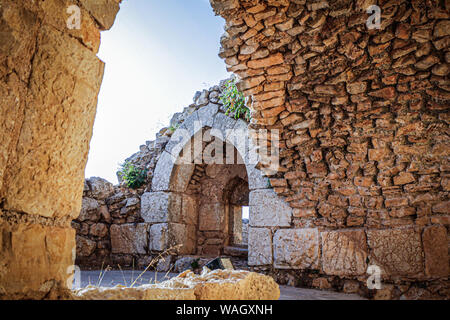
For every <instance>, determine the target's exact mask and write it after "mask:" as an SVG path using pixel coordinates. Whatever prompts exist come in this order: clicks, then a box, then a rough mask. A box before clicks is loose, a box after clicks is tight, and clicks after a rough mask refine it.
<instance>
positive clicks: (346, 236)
mask: <svg viewBox="0 0 450 320" xmlns="http://www.w3.org/2000/svg"><path fill="white" fill-rule="evenodd" d="M320 235H321V238H322V270H323V272H325V273H326V274H329V275H338V276H354V275H363V274H365V273H366V270H367V264H366V259H367V255H368V250H367V243H366V234H365V233H364V230H345V231H326V232H322V233H321V234H320Z"/></svg>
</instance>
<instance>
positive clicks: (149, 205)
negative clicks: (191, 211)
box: [141, 192, 182, 223]
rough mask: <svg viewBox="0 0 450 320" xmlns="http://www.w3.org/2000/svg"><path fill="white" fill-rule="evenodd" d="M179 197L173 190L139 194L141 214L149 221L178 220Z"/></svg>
mask: <svg viewBox="0 0 450 320" xmlns="http://www.w3.org/2000/svg"><path fill="white" fill-rule="evenodd" d="M181 199H182V198H181V195H179V194H177V193H173V192H146V193H144V194H143V195H142V196H141V216H142V218H143V219H144V220H145V221H146V222H149V223H162V222H180V221H181V219H182V216H181V205H182V203H181Z"/></svg>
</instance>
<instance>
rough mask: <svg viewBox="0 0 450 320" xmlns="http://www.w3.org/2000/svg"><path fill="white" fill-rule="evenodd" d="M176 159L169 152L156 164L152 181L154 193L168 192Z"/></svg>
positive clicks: (165, 152)
mask: <svg viewBox="0 0 450 320" xmlns="http://www.w3.org/2000/svg"><path fill="white" fill-rule="evenodd" d="M175 161H176V158H175V157H174V156H172V155H171V154H170V153H169V152H167V151H164V152H163V153H162V154H161V156H160V157H159V160H158V162H157V163H156V167H155V171H154V173H153V179H152V191H168V190H169V185H170V178H171V177H172V170H173V167H174V165H175Z"/></svg>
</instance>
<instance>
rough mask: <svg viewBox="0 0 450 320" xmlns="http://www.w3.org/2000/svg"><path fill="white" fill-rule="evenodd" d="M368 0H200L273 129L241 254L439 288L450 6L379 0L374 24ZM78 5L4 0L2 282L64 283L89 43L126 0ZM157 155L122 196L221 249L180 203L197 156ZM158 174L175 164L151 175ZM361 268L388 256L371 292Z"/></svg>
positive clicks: (303, 271)
mask: <svg viewBox="0 0 450 320" xmlns="http://www.w3.org/2000/svg"><path fill="white" fill-rule="evenodd" d="M373 2H375V1H368V0H328V1H326V0H264V1H263V0H211V5H212V7H213V9H214V10H215V12H216V13H217V14H218V15H220V16H222V17H223V18H224V19H225V20H226V28H225V34H224V35H223V37H222V38H221V45H222V48H221V49H220V53H219V55H220V57H222V58H223V59H224V60H225V62H226V64H227V65H228V69H229V71H231V72H233V73H235V74H236V75H237V76H238V77H239V79H240V82H239V87H240V89H241V90H242V91H243V93H244V95H245V96H246V97H247V99H248V102H249V107H250V108H251V109H252V120H251V123H250V126H249V128H255V129H258V128H266V129H279V130H280V132H281V136H280V137H279V144H280V148H281V150H280V156H281V161H280V168H279V170H278V171H277V173H275V174H272V175H271V176H270V184H267V183H265V182H266V181H265V182H264V183H262V184H259V183H257V184H255V185H252V183H253V182H252V180H253V179H255V180H256V181H264V179H260V178H259V177H254V176H253V175H252V174H250V173H249V169H248V168H246V169H247V182H248V188H249V200H248V201H249V205H250V207H251V208H252V206H253V209H251V212H250V221H249V223H250V226H249V231H248V254H249V257H248V264H249V265H250V266H252V268H253V270H256V271H260V272H265V273H268V274H271V275H272V276H273V277H274V278H275V279H277V281H278V282H279V283H288V284H291V285H301V286H315V287H320V288H333V289H335V290H344V291H346V292H358V293H360V294H363V295H366V296H368V297H375V298H386V299H397V298H405V299H419V298H422V299H426V298H441V299H448V298H449V296H450V295H449V281H448V276H449V260H448V254H449V226H450V222H449V216H450V203H449V191H450V190H449V181H450V179H449V172H450V165H449V157H448V156H449V143H450V142H449V137H448V127H449V108H448V106H449V100H450V96H449V91H450V88H449V81H448V74H449V63H450V51H449V50H450V49H449V48H450V45H449V41H450V19H449V11H450V3H449V2H448V1H422V0H411V1H406V0H378V1H376V4H377V5H378V6H379V8H380V12H381V21H380V22H381V24H380V26H379V28H372V29H369V28H368V26H367V24H366V22H367V20H368V17H369V16H370V14H368V13H367V12H366V9H367V8H368V7H369V5H371V4H373ZM77 3H78V4H79V5H80V8H81V17H82V21H81V26H82V28H81V29H79V30H78V29H72V30H69V29H68V28H67V26H66V19H67V14H65V10H66V8H67V7H68V6H69V5H71V4H72V2H71V1H68V0H67V1H65V0H51V1H26V0H14V1H13V0H1V6H0V28H1V31H2V32H1V34H2V40H1V41H0V95H1V97H2V99H1V100H0V141H1V144H0V146H1V147H0V230H1V232H0V247H1V248H2V249H1V251H0V296H1V297H15V298H35V299H40V298H58V297H62V296H63V295H64V293H65V292H66V290H67V287H68V285H67V279H68V278H69V277H70V275H71V273H70V272H68V270H71V269H70V267H71V266H72V265H73V262H74V256H73V255H72V248H74V246H75V230H74V229H73V228H72V227H71V225H70V224H71V221H72V220H73V219H76V218H77V217H78V215H79V214H80V210H81V198H82V194H83V180H84V176H83V175H84V168H85V164H86V160H87V154H88V150H89V141H90V138H91V135H92V126H93V121H94V116H95V110H96V103H97V95H98V91H99V89H100V85H101V80H102V74H103V68H104V65H103V63H102V62H101V61H100V60H99V59H98V58H97V57H96V53H97V52H98V48H99V45H100V31H102V30H107V29H109V28H111V27H112V25H113V22H114V19H115V15H116V13H117V11H118V10H119V3H120V0H102V1H99V2H98V1H94V0H79V1H77ZM23 30H27V32H23ZM204 109H205V110H206V109H207V108H204ZM218 114H219V113H217V115H216V117H217V116H218ZM197 117H200V110H197ZM209 119H210V120H211V121H212V119H213V118H212V117H211V118H209ZM229 119H231V118H229ZM227 120H228V119H227ZM186 125H187V124H186ZM235 125H236V124H235ZM271 142H274V141H271ZM224 143H226V141H224ZM164 150H165V151H163V153H162V154H161V156H160V158H159V160H158V163H160V162H161V161H163V160H164V157H167V156H168V155H170V150H169V151H168V150H167V145H166V146H165V147H164ZM164 163H165V162H161V165H159V166H158V164H157V163H155V169H154V172H153V177H152V180H154V181H153V182H152V184H151V188H150V189H148V190H143V191H144V192H143V193H142V195H141V204H140V205H141V207H140V209H138V207H137V205H136V207H135V208H133V209H132V210H134V211H136V212H137V211H139V210H140V211H141V217H139V218H138V219H137V220H134V221H133V222H130V223H136V225H139V224H142V223H144V224H145V223H148V224H151V226H150V225H148V227H149V229H147V227H146V226H145V225H144V226H145V227H144V228H143V229H144V230H149V231H148V232H149V233H151V230H150V229H151V228H152V227H153V228H154V229H156V228H159V230H162V229H163V228H164V227H166V228H167V229H166V230H169V234H170V230H175V229H177V230H179V233H178V234H184V235H185V237H186V239H189V242H188V243H190V245H188V246H187V248H188V249H192V250H193V248H195V249H196V250H197V249H199V248H200V246H201V250H202V251H203V250H205V249H206V250H217V247H216V246H217V245H220V244H219V243H218V241H216V240H213V241H211V239H221V240H222V241H223V242H222V244H223V245H226V244H227V242H226V240H225V239H223V238H221V236H219V235H217V234H216V235H214V237H211V238H209V237H206V234H205V237H203V236H202V237H197V239H196V241H193V240H194V239H193V237H190V235H193V232H192V230H193V229H194V228H192V226H193V225H192V224H190V223H189V221H190V220H189V217H188V216H180V215H179V213H180V211H179V208H180V203H181V208H183V203H185V205H187V203H188V202H189V200H187V199H189V196H190V193H189V192H187V190H188V189H187V188H188V187H189V186H190V185H191V182H190V180H188V179H182V178H183V177H184V178H185V177H186V176H189V174H183V173H182V172H181V171H183V170H185V171H188V172H190V170H193V171H192V172H194V171H195V170H196V168H192V167H191V168H189V167H183V168H178V167H176V166H174V167H172V168H170V166H166V165H163V164H164ZM166 164H167V163H166ZM260 169H261V170H263V168H260ZM200 170H201V169H200ZM205 170H206V169H205ZM158 171H159V172H165V173H168V172H170V173H171V175H170V176H167V175H164V176H162V177H164V179H160V180H158V181H157V183H155V182H156V180H155V178H156V179H157V177H158ZM179 171H180V172H179ZM176 172H178V174H175V173H176ZM196 172H197V171H196ZM260 173H261V172H260ZM265 173H267V172H265V171H264V170H263V172H262V174H265ZM262 174H261V176H262ZM191 176H192V175H191ZM172 177H180V179H181V180H180V183H174V181H175V180H172V179H171V178H172ZM240 179H243V180H245V179H244V178H243V177H242V176H241V177H240ZM94 184H95V183H94ZM192 184H193V183H192ZM180 186H183V190H180V189H178V188H179V187H180ZM184 187H186V189H184ZM92 191H93V190H92V183H91V185H90V189H89V190H87V189H86V192H87V194H89V192H92ZM94 192H95V191H94ZM158 193H159V194H165V195H166V196H167V197H166V199H167V201H166V202H165V203H161V202H159V203H160V205H161V207H160V208H163V210H161V212H160V213H162V214H160V215H159V216H158V215H157V214H156V213H155V212H154V211H152V210H150V209H154V208H150V207H149V206H148V203H153V202H152V201H154V199H155V198H154V197H155V194H158ZM144 194H145V197H144ZM91 196H92V197H94V196H93V195H92V194H91ZM125 197H128V195H126V196H125ZM133 197H135V198H139V197H138V196H137V195H136V196H131V197H130V199H131V198H133ZM127 201H128V200H127ZM194 202H195V201H192V202H191V203H194ZM119 203H120V202H119ZM130 203H131V202H130ZM278 203H280V205H278ZM101 204H102V205H103V203H101ZM105 204H106V206H108V204H107V203H106V202H105ZM143 204H146V206H145V207H144V206H143ZM85 205H86V204H85ZM255 206H256V208H255ZM271 206H274V207H275V209H276V210H262V209H264V208H274V207H271ZM280 206H282V208H283V209H282V210H278V208H279V207H280ZM130 207H132V206H130ZM169 207H170V210H167V211H166V210H165V209H166V208H169ZM145 208H147V209H148V210H147V209H145ZM258 208H262V209H261V210H260V209H258ZM121 209H122V208H121ZM109 210H110V209H108V212H109ZM126 210H128V209H125V210H124V211H126ZM103 211H105V210H103ZM111 211H114V210H111ZM105 212H106V211H105ZM119 212H120V211H119ZM143 212H145V215H142V213H143ZM110 213H111V212H110ZM164 213H167V214H166V215H165V214H164ZM168 213H170V214H168ZM269 213H270V214H269ZM177 214H178V215H177ZM130 216H131V215H130ZM130 216H128V215H127V217H126V219H128V218H129V217H130ZM155 217H158V218H157V219H155ZM114 218H115V217H113V216H111V219H114ZM116 219H117V218H116ZM119 219H120V218H119ZM131 219H134V218H130V220H129V221H131ZM139 219H142V220H143V221H142V220H139ZM146 219H150V220H151V221H149V222H146ZM126 224H127V221H126V220H125V221H124V223H122V224H117V228H118V229H119V228H121V227H120V226H121V225H126ZM154 226H156V227H154ZM91 227H92V226H90V227H89V229H90V228H91ZM96 228H98V230H95V229H96ZM102 229H104V227H102V226H97V227H93V230H94V232H96V233H98V234H102V232H104V230H103V231H102ZM124 231H125V230H124ZM154 231H155V230H154ZM84 232H85V231H84ZM89 232H91V231H90V230H89ZM124 233H125V232H124ZM159 234H163V232H160V233H159ZM201 238H203V239H204V242H203V243H202V244H201V245H199V243H200V242H201V241H199V239H201ZM150 239H151V237H150ZM169 240H170V241H169ZM176 240H177V239H167V242H166V241H160V242H159V245H161V247H160V248H162V246H163V245H166V244H169V243H171V242H173V241H175V242H176ZM191 240H192V241H191ZM144 241H145V240H144ZM98 244H99V242H98V243H97V241H96V243H95V250H102V249H106V250H107V248H100V247H99V246H98ZM151 245H153V244H151ZM151 245H150V248H151ZM210 245H212V248H210V247H209V246H210ZM91 246H92V247H93V245H92V244H91ZM147 250H148V248H147ZM186 250H187V249H186ZM105 252H106V251H105ZM371 266H377V267H379V268H380V269H381V270H382V275H381V280H382V283H383V289H381V290H375V289H373V290H370V289H368V288H367V286H366V280H367V278H368V276H369V275H368V274H367V271H368V270H371V269H370V268H369V267H371Z"/></svg>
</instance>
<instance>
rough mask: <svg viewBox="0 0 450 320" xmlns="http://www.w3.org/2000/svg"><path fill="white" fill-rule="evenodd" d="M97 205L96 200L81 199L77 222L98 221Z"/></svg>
mask: <svg viewBox="0 0 450 320" xmlns="http://www.w3.org/2000/svg"><path fill="white" fill-rule="evenodd" d="M99 208H100V207H99V204H98V202H97V200H95V199H92V198H88V197H83V199H82V202H81V212H80V215H79V216H78V218H77V220H79V221H86V220H89V221H94V222H95V221H98V220H99V219H100V211H99Z"/></svg>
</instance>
